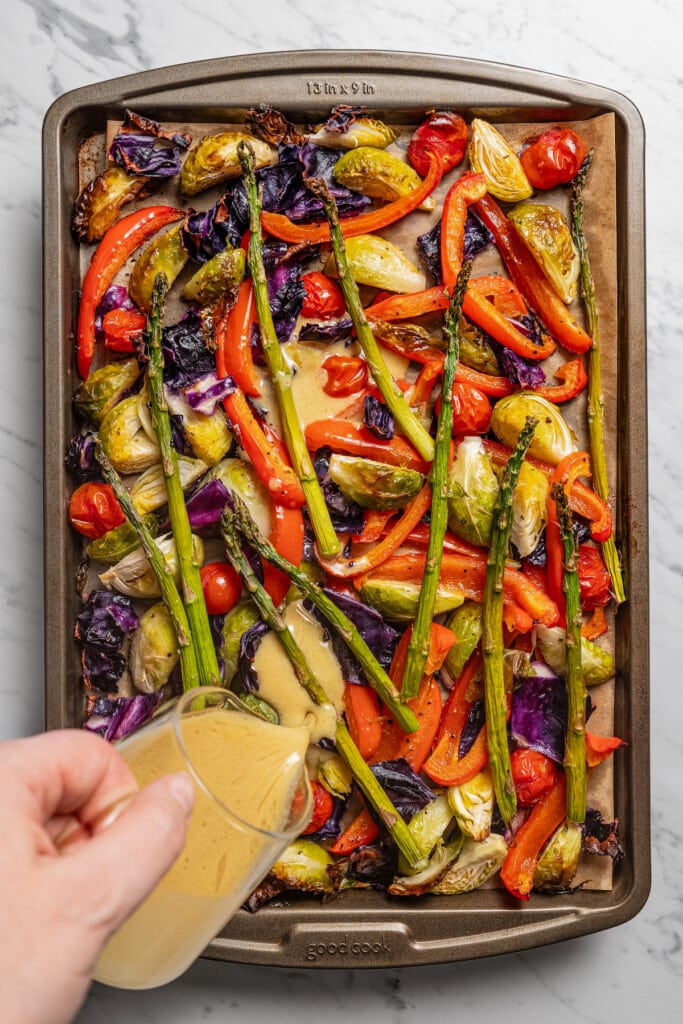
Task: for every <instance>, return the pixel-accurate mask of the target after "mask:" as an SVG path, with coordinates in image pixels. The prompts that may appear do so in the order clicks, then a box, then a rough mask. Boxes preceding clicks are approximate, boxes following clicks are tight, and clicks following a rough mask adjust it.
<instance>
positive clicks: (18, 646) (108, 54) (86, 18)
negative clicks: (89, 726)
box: [0, 0, 683, 1024]
mask: <svg viewBox="0 0 683 1024" xmlns="http://www.w3.org/2000/svg"><path fill="white" fill-rule="evenodd" d="M681 38H683V13H682V11H681V8H680V6H679V5H678V4H675V3H674V2H673V0H654V2H652V3H650V4H648V5H642V4H641V5H637V6H636V5H625V4H622V3H620V2H617V0H612V2H605V0H593V2H591V3H590V4H586V5H579V4H569V3H565V4H562V5H560V6H556V5H552V4H550V3H548V0H518V2H514V0H513V2H510V0H507V2H505V3H503V2H496V0H476V2H475V3H468V4H464V3H462V2H452V0H431V3H429V4H417V3H415V2H414V0H413V2H408V0H391V2H388V0H376V2H375V3H374V4H370V3H360V2H359V0H346V3H345V4H343V5H342V4H330V3H325V2H324V0H279V2H276V0H269V2H259V0H252V2H251V3H247V4H245V3H237V2H236V0H224V2H219V3H213V4H208V3H206V0H202V2H201V3H200V2H198V0H146V2H144V3H140V2H138V0H136V2H133V0H106V2H105V0H5V4H4V6H3V24H2V34H1V35H0V160H1V162H2V163H1V166H2V178H1V181H2V186H3V187H2V189H1V190H0V239H2V245H0V309H1V318H0V346H1V351H2V366H3V373H2V374H1V375H0V474H1V477H0V481H1V484H2V492H1V494H2V526H3V529H2V530H1V531H0V599H1V600H2V605H3V614H2V617H1V618H0V645H1V650H2V659H3V669H4V671H3V674H2V677H0V737H7V736H12V735H19V734H24V733H27V732H31V731H37V730H39V729H40V728H41V727H42V696H41V693H42V689H41V687H42V649H41V643H42V634H41V630H42V626H41V614H42V555H41V544H42V524H41V457H42V440H41V417H40V407H41V349H40V345H41V322H40V273H41V271H40V258H41V256H40V230H41V226H40V128H41V121H42V117H43V115H44V112H45V110H46V109H47V107H48V106H49V104H50V102H51V101H52V100H53V99H54V98H55V97H56V96H58V95H59V94H61V93H63V92H65V91H66V90H69V89H72V88H75V87H78V86H81V85H86V84H88V83H91V82H94V81H97V80H100V79H104V78H110V77H115V76H117V75H123V74H129V73H131V72H135V71H139V70H143V69H145V68H150V67H158V66H162V65H166V64H173V63H176V62H184V61H189V60H198V59H204V58H210V57H217V56H225V55H229V54H236V53H248V52H258V51H264V50H281V49H290V48H292V49H296V48H312V49H315V48H334V47H340V48H344V47H349V48H353V47H356V46H361V47H363V48H380V49H381V48H387V49H395V50H416V51H425V52H429V53H448V54H457V55H460V56H467V57H477V58H481V59H485V60H495V61H500V62H503V63H509V64H520V65H523V66H525V67H531V68H537V69H539V70H543V71H552V72H555V73H557V74H562V75H568V76H572V77H575V78H578V79H582V80H586V81H592V82H596V83H599V84H601V85H605V86H608V87H610V88H613V89H617V90H619V91H621V92H623V93H625V94H627V95H628V96H629V97H630V98H631V99H632V100H633V101H634V102H635V103H636V105H637V106H638V107H639V109H640V111H641V113H642V115H643V118H644V120H645V124H646V129H647V145H648V149H647V181H648V204H647V244H648V292H649V296H648V325H649V328H648V329H649V339H648V340H649V400H650V409H651V415H650V440H649V450H650V481H651V524H650V525H651V557H652V564H651V588H652V609H651V610H652V637H653V645H652V649H653V655H652V701H653V719H652V740H653V744H652V745H653V751H654V756H653V765H652V782H653V891H652V896H651V898H650V901H649V902H648V904H647V906H646V907H645V909H644V910H643V911H642V913H641V914H640V915H639V916H638V917H637V918H636V919H635V920H634V921H631V922H629V923H628V924H626V925H624V926H622V927H620V928H618V929H615V930H613V931H611V932H607V933H603V934H598V935H594V936H590V937H586V938H584V939H579V940H574V941H572V942H570V943H565V944H561V945H558V946H555V947H549V948H545V949H539V950H535V951H530V952H528V953H523V954H519V955H509V956H502V957H498V958H496V959H495V960H488V961H478V962H473V963H467V964H456V965H450V966H439V967H433V968H420V969H413V970H407V971H397V970H391V971H386V972H381V971H380V972H377V971H369V972H364V973H363V972H351V971H341V972H339V973H335V972H330V971H308V970H298V971H277V970H273V969H267V968H247V967H240V966H230V965H223V964H213V963H208V962H201V963H198V964H197V965H196V966H195V967H193V968H192V969H191V970H190V971H189V972H188V974H187V975H186V976H185V977H184V978H182V979H181V980H179V981H178V982H176V983H174V984H173V985H171V986H170V987H168V988H166V989H163V990H160V991H157V992H149V993H139V994H136V993H124V992H117V991H115V990H111V989H105V988H103V987H99V986H96V987H95V988H94V989H93V991H92V993H91V995H90V997H89V999H88V1002H87V1004H86V1006H85V1008H84V1009H83V1011H82V1013H81V1015H80V1017H79V1022H81V1024H95V1022H98V1024H101V1022H105V1024H143V1022H144V1024H161V1022H163V1024H198V1022H200V1021H240V1022H241V1021H249V1022H252V1024H262V1022H263V1024H265V1022H266V1021H271V1020H274V1019H275V1020H278V1021H281V1022H283V1024H285V1022H290V1021H291V1022H292V1024H295V1022H296V1024H308V1022H311V1024H312V1022H314V1021H315V1022H316V1024H318V1022H319V1021H320V1020H321V1018H324V1019H325V1020H326V1021H329V1022H330V1024H334V1022H336V1021H340V1022H341V1021H342V1020H344V1021H347V1020H349V1019H350V1018H352V1019H353V1020H354V1021H356V1022H358V1024H365V1022H368V1024H370V1022H373V1024H377V1022H380V1021H381V1022H399V1024H405V1022H410V1021H422V1020H429V1021H434V1022H437V1024H440V1022H446V1021H452V1020H465V1019H473V1018H474V1017H475V1015H476V1019H477V1020H479V1021H484V1022H488V1021H490V1020H494V1019H499V1018H500V1019H503V1020H505V1021H506V1022H507V1024H518V1022H519V1024H521V1022H525V1024H526V1022H527V1021H528V1020H529V1015H530V1013H531V1014H533V1018H534V1019H538V1020H546V1019H547V1020H551V1021H552V1022H553V1024H577V1022H579V1021H586V1022H591V1024H605V1022H607V1021H610V1022H611V1021H612V1020H618V1021H621V1022H624V1024H632V1022H633V1024H635V1022H640V1021H642V1020H647V1021H648V1022H652V1024H655V1022H662V1024H667V1022H670V1021H676V1020H679V1019H680V1017H681V1002H682V1000H681V997H682V996H683V877H682V874H683V873H682V868H683V798H682V796H681V791H682V783H681V778H682V777H683V772H682V771H681V768H682V764H681V736H683V682H682V681H681V670H680V665H681V656H680V650H679V647H678V644H679V642H680V636H681V627H680V622H681V619H682V617H683V543H682V540H683V470H682V467H681V459H680V452H681V449H682V447H683V446H682V444H681V430H682V415H681V395H682V394H683V358H682V354H683V336H682V329H681V324H683V293H682V289H681V269H680V268H681V263H682V258H681V239H682V238H683V216H682V213H681V211H682V210H683V196H682V192H683V190H682V188H681V157H682V156H683V146H682V141H683V140H682V135H683V86H682V81H683V79H682V76H681V70H680V69H681V63H680V41H681Z"/></svg>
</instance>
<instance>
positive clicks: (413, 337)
mask: <svg viewBox="0 0 683 1024" xmlns="http://www.w3.org/2000/svg"><path fill="white" fill-rule="evenodd" d="M372 330H373V333H374V335H375V337H377V338H379V339H381V340H382V341H387V342H389V343H391V342H392V341H393V342H394V344H395V345H396V347H397V351H399V352H401V351H403V350H405V349H411V350H413V351H415V350H417V351H422V352H424V353H426V354H429V352H430V349H431V350H434V351H437V352H443V350H444V349H445V347H446V343H445V341H444V339H443V338H441V337H438V336H437V335H435V334H430V332H429V331H428V330H427V329H426V327H422V326H421V325H420V324H402V323H398V324H393V323H389V322H388V321H386V320H373V322H372ZM388 347H391V346H390V345H389V346H388Z"/></svg>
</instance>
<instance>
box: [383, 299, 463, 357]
mask: <svg viewBox="0 0 683 1024" xmlns="http://www.w3.org/2000/svg"><path fill="white" fill-rule="evenodd" d="M468 287H469V286H468ZM442 309H448V296H447V295H446V293H445V291H444V289H443V285H440V284H438V285H436V286H435V287H434V288H427V289H426V291H423V292H408V293H406V294H405V295H391V296H389V298H386V299H380V300H379V301H377V300H375V302H373V303H372V305H371V306H367V307H366V309H365V315H366V317H367V318H368V320H386V321H387V322H388V323H392V322H393V321H394V320H412V319H413V318H414V317H416V316H426V315H427V314H428V313H438V312H439V311H440V310H442ZM431 351H432V353H433V352H434V349H431Z"/></svg>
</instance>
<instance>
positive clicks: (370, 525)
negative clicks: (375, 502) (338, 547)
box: [357, 508, 395, 544]
mask: <svg viewBox="0 0 683 1024" xmlns="http://www.w3.org/2000/svg"><path fill="white" fill-rule="evenodd" d="M394 514H395V513H394V512H379V511H377V509H374V508H369V509H366V510H365V512H364V513H363V521H364V526H363V532H362V533H359V534H358V538H357V539H358V543H359V544H374V543H375V541H377V540H379V539H380V537H382V536H383V535H384V532H385V531H386V528H387V523H388V522H389V520H390V519H391V518H392V517H393V516H394Z"/></svg>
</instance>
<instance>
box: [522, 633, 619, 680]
mask: <svg viewBox="0 0 683 1024" xmlns="http://www.w3.org/2000/svg"><path fill="white" fill-rule="evenodd" d="M536 643H537V645H538V649H539V651H540V652H541V654H542V655H543V660H544V661H545V662H546V664H547V665H549V666H550V668H551V669H552V670H553V672H556V673H557V674H558V676H563V675H564V674H565V673H566V671H567V648H566V647H565V633H564V630H563V629H562V627H561V626H542V625H540V624H538V625H537V626H536ZM581 669H582V671H583V679H584V682H585V684H586V686H597V685H598V684H599V683H606V682H607V680H608V679H612V678H613V677H614V675H615V673H616V670H617V669H616V665H615V663H614V658H613V657H612V655H611V654H610V653H609V651H605V650H603V649H602V647H600V646H599V645H598V644H596V643H593V641H592V640H587V639H586V638H585V637H584V636H582V637H581Z"/></svg>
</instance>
